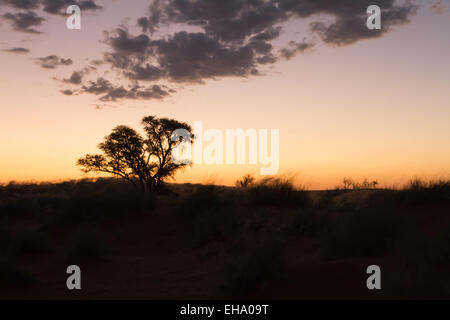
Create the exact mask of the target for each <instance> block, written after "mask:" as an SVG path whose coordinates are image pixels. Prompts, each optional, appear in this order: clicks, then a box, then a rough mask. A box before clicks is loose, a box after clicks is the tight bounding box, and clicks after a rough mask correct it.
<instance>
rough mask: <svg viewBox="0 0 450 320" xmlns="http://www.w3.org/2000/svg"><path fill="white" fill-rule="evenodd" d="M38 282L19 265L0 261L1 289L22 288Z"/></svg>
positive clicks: (3, 260)
mask: <svg viewBox="0 0 450 320" xmlns="http://www.w3.org/2000/svg"><path fill="white" fill-rule="evenodd" d="M35 282H36V279H35V277H34V276H33V275H32V274H31V273H29V272H28V271H25V270H23V269H22V268H20V267H19V266H18V265H17V264H15V263H13V262H11V261H7V260H5V259H0V288H22V287H27V286H30V285H32V284H34V283H35Z"/></svg>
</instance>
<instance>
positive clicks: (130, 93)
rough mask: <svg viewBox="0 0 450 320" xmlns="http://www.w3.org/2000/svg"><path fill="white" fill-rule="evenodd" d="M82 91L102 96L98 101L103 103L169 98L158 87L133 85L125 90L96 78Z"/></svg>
mask: <svg viewBox="0 0 450 320" xmlns="http://www.w3.org/2000/svg"><path fill="white" fill-rule="evenodd" d="M82 91H83V92H87V93H92V94H95V95H102V96H101V97H100V100H101V101H104V102H106V101H118V100H122V99H134V100H137V99H142V100H150V99H157V100H162V99H164V98H165V97H167V96H169V92H168V91H166V90H164V89H163V88H162V87H161V86H158V85H153V86H149V87H142V86H139V85H133V86H130V87H129V89H126V88H125V87H123V86H114V85H113V84H112V83H111V82H110V81H108V80H106V79H104V78H98V79H97V80H96V81H89V84H88V85H87V86H86V85H85V86H83V87H82Z"/></svg>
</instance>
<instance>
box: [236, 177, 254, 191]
mask: <svg viewBox="0 0 450 320" xmlns="http://www.w3.org/2000/svg"><path fill="white" fill-rule="evenodd" d="M255 181H256V179H255V177H253V176H252V175H250V174H246V175H245V176H244V177H242V179H241V180H237V181H236V187H238V188H248V187H251V186H253V185H254V184H255Z"/></svg>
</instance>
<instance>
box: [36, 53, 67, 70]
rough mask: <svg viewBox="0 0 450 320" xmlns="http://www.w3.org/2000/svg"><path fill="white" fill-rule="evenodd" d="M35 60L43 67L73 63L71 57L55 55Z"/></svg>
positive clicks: (51, 67)
mask: <svg viewBox="0 0 450 320" xmlns="http://www.w3.org/2000/svg"><path fill="white" fill-rule="evenodd" d="M35 60H36V62H37V63H38V64H39V65H40V66H41V67H42V68H44V69H55V68H57V67H58V66H69V65H71V64H72V63H73V61H72V59H63V58H59V57H58V56H56V55H50V56H47V57H42V58H37V59H35Z"/></svg>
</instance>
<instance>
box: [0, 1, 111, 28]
mask: <svg viewBox="0 0 450 320" xmlns="http://www.w3.org/2000/svg"><path fill="white" fill-rule="evenodd" d="M71 5H78V6H79V7H80V8H81V10H83V11H93V10H100V9H102V7H100V6H99V5H97V4H96V2H95V1H94V0H0V7H1V6H7V7H11V8H14V9H20V10H26V11H24V12H18V13H6V14H4V15H3V18H4V19H5V20H9V21H10V22H11V23H12V26H13V28H14V30H16V31H20V32H27V33H36V34H37V33H41V32H39V31H37V30H36V29H34V28H33V27H36V26H39V25H41V24H42V22H43V21H44V20H45V19H44V18H42V17H40V16H38V15H37V14H36V12H35V11H34V10H37V9H42V10H43V11H45V12H46V13H49V14H56V15H66V10H67V8H68V7H69V6H71Z"/></svg>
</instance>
